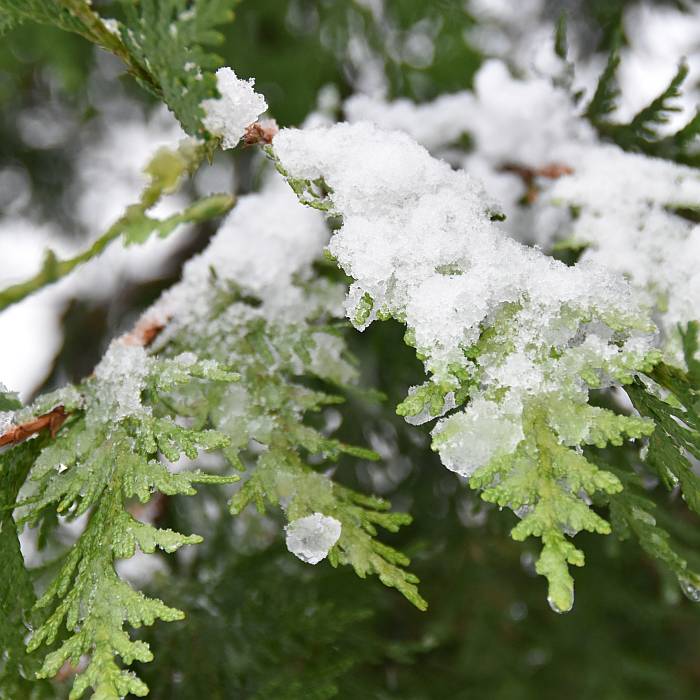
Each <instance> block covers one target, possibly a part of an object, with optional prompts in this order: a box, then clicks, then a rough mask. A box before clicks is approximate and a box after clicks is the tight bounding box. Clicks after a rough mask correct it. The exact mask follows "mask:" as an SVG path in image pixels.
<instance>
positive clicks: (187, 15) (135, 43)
mask: <svg viewBox="0 0 700 700" xmlns="http://www.w3.org/2000/svg"><path fill="white" fill-rule="evenodd" d="M236 2H237V0H193V1H190V0H140V2H132V1H131V0H125V2H124V15H125V24H124V25H123V26H122V27H121V37H122V40H123V42H124V45H125V46H126V48H127V49H128V50H129V52H130V53H131V55H132V56H134V57H135V58H136V60H137V61H138V62H139V63H140V64H141V65H142V66H143V67H144V70H145V71H146V72H147V73H148V74H149V76H151V78H152V81H153V83H155V84H156V85H157V88H158V89H157V91H156V95H157V96H158V97H161V98H162V99H163V100H164V101H165V103H166V104H167V105H168V107H169V108H170V109H171V110H172V111H173V112H174V114H175V116H176V117H177V118H178V120H179V121H180V123H181V124H182V126H183V128H184V129H185V131H187V132H188V133H189V134H192V135H195V134H202V135H203V134H204V133H205V132H204V130H203V129H202V126H201V124H200V119H201V118H202V116H203V112H202V109H201V107H200V103H201V102H202V100H204V99H206V98H209V97H214V96H215V95H216V94H217V93H216V78H215V76H214V74H213V70H214V69H215V68H218V67H219V66H220V65H221V63H222V59H221V58H219V57H218V56H215V55H213V54H210V53H208V51H207V50H206V49H205V48H204V47H208V46H212V45H216V44H220V43H221V42H222V41H223V36H222V35H221V34H220V33H219V32H218V31H216V30H215V27H217V26H218V25H220V24H224V23H226V22H230V21H231V20H232V19H233V12H232V7H233V6H234V5H235V4H236ZM140 82H141V84H142V85H143V86H144V87H145V88H146V89H152V87H151V85H152V83H151V82H148V81H140Z"/></svg>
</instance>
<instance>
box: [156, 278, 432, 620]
mask: <svg viewBox="0 0 700 700" xmlns="http://www.w3.org/2000/svg"><path fill="white" fill-rule="evenodd" d="M307 285H308V286H307V293H308V294H310V295H311V296H312V298H313V296H315V295H316V294H318V295H319V297H318V298H319V302H320V303H323V302H322V299H323V297H322V295H324V294H325V295H327V294H328V289H327V287H326V285H325V283H324V282H323V280H318V281H316V282H314V283H307ZM208 294H211V295H212V298H209V299H207V296H206V295H205V297H204V301H205V303H204V306H203V308H204V315H203V319H202V321H200V322H198V324H200V323H201V325H198V332H197V334H196V335H195V334H193V333H192V327H191V326H187V327H186V328H183V329H182V331H180V332H179V333H177V334H176V335H175V336H174V338H173V339H172V348H171V349H170V350H169V352H175V351H182V350H184V351H196V352H197V354H198V355H199V357H200V358H203V359H207V358H212V359H217V358H220V357H228V358H235V360H236V368H237V370H238V371H239V372H240V375H241V380H240V383H238V384H236V385H232V386H231V387H230V388H229V389H228V390H226V391H225V392H224V393H223V394H222V393H221V392H217V394H216V395H215V396H212V397H210V399H209V400H210V403H211V405H212V407H215V408H212V409H211V418H212V421H213V424H214V426H215V427H216V429H217V430H218V431H220V432H222V433H223V434H226V435H228V436H229V437H230V440H231V448H234V449H235V448H245V447H247V446H248V443H249V441H250V440H252V441H254V442H255V443H258V444H261V445H264V446H265V448H266V449H265V451H264V452H262V454H260V455H258V456H256V457H254V456H253V455H244V458H243V463H241V467H243V468H244V469H246V471H247V472H248V474H247V476H246V479H245V482H244V485H243V487H242V488H241V489H240V491H238V492H237V493H236V494H235V495H234V497H233V499H232V500H231V505H230V509H231V512H232V513H233V514H238V513H240V512H241V511H242V510H243V509H244V508H246V506H248V505H249V504H251V503H252V504H254V505H255V506H256V507H257V509H258V511H259V512H261V513H263V512H265V504H266V503H270V504H273V505H280V506H282V508H283V510H284V511H285V516H286V518H287V520H288V521H292V520H295V519H298V518H302V517H304V516H306V515H309V514H311V513H314V512H320V513H323V514H325V515H328V516H332V517H334V518H336V519H337V520H338V521H340V523H341V525H342V530H341V536H340V540H339V541H338V543H337V545H336V546H335V547H334V548H333V550H331V552H330V555H329V560H330V562H331V564H333V565H338V564H347V565H350V566H352V567H353V569H354V570H355V572H356V573H357V574H358V575H359V576H360V577H362V578H364V577H365V576H367V575H368V574H376V575H378V576H379V578H380V579H381V581H382V583H384V584H385V585H387V586H392V587H394V588H396V589H397V590H399V591H400V592H401V593H402V594H403V595H404V596H406V598H407V599H408V600H410V601H411V602H412V603H413V604H414V605H416V606H417V607H419V608H420V609H425V607H426V602H425V600H424V599H423V598H422V597H421V596H420V594H419V593H418V591H417V589H416V584H417V583H418V579H417V578H416V577H415V576H414V575H412V574H410V573H407V572H406V571H405V570H404V567H406V566H407V565H408V564H409V560H408V558H407V557H406V556H404V555H403V554H401V553H400V552H398V551H396V550H395V549H393V548H392V547H389V546H388V545H386V544H384V543H382V542H379V541H378V540H377V539H376V536H377V534H378V529H379V528H382V529H384V530H387V531H389V532H396V531H397V530H398V529H399V527H400V526H402V525H406V524H408V523H409V522H410V521H411V518H410V517H409V516H408V515H406V514H404V513H391V512H388V509H389V504H388V503H387V502H386V501H384V500H383V499H378V498H373V497H368V496H364V495H362V494H360V493H357V492H356V491H354V490H352V489H349V488H346V487H343V486H341V485H339V484H337V483H334V482H333V481H332V480H331V479H329V478H328V476H327V475H326V474H322V473H319V472H318V471H317V470H316V469H314V468H312V467H311V466H310V465H309V464H308V463H307V460H306V459H304V458H303V455H304V454H306V455H308V458H309V459H313V461H319V460H322V461H324V462H327V461H336V460H338V459H339V458H340V457H341V455H344V454H345V455H349V456H353V457H356V458H359V459H371V460H375V459H377V455H376V454H375V453H373V452H371V451H369V450H365V449H362V448H358V447H355V446H351V445H346V444H344V443H342V442H340V441H338V440H335V439H332V438H328V437H326V436H325V435H323V433H322V432H320V431H319V430H318V429H316V428H314V427H312V426H310V425H308V424H307V423H305V422H303V420H302V419H303V417H304V414H307V413H310V414H313V413H315V412H318V411H319V410H320V409H322V408H323V407H324V406H326V405H329V404H335V403H338V401H342V398H340V397H338V396H337V395H335V394H330V393H328V392H327V391H318V390H313V391H312V390H310V389H309V388H307V387H305V386H303V385H302V384H300V383H298V382H297V381H295V380H294V377H295V375H299V374H300V371H299V370H300V367H303V372H302V374H304V375H307V376H310V377H316V378H317V379H318V380H321V381H323V382H324V383H325V384H326V385H328V384H330V385H331V386H336V387H337V386H338V385H342V384H345V383H347V382H348V381H351V382H352V381H354V378H355V376H356V374H355V370H354V369H353V368H352V366H351V365H349V364H348V363H347V360H345V359H343V358H342V356H340V357H334V359H333V361H332V362H330V363H326V362H319V357H322V352H323V348H324V347H328V348H329V349H332V348H333V347H334V346H337V344H338V342H339V341H340V338H339V337H338V335H337V331H335V330H333V329H332V328H329V327H328V326H327V325H326V324H325V320H326V319H325V318H324V317H323V316H322V317H321V318H319V320H318V322H317V323H315V324H310V325H308V326H307V325H305V324H275V323H270V322H267V321H265V320H264V317H259V318H258V319H257V320H248V321H247V323H244V324H243V325H241V320H240V319H241V318H249V315H250V314H251V311H253V313H257V315H258V316H261V315H262V314H264V308H263V309H262V310H261V307H260V305H259V302H257V303H256V300H254V299H251V298H249V297H246V296H245V295H241V292H240V290H238V289H234V290H233V291H231V290H230V288H227V286H226V283H225V281H223V280H215V279H213V280H212V281H211V287H210V289H209V291H208ZM200 299H201V297H200ZM227 301H228V303H227ZM231 301H232V302H233V303H231ZM321 308H323V307H321ZM207 309H213V310H214V312H213V315H212V312H211V311H207ZM220 328H229V329H230V328H235V329H238V332H237V333H230V332H229V334H228V335H227V336H222V335H221V333H220V330H219V329H220ZM340 347H342V343H341V345H340ZM229 456H230V455H229Z"/></svg>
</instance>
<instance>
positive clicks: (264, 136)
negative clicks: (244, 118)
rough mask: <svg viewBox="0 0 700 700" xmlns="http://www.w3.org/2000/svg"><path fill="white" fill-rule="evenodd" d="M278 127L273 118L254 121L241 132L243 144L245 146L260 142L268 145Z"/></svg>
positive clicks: (255, 144)
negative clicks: (243, 132)
mask: <svg viewBox="0 0 700 700" xmlns="http://www.w3.org/2000/svg"><path fill="white" fill-rule="evenodd" d="M279 130H280V129H279V127H278V126H277V122H276V121H275V120H274V119H265V120H263V121H261V122H254V123H253V124H251V125H250V126H249V127H247V128H246V130H245V134H243V144H244V145H245V146H258V145H260V144H266V145H269V144H271V143H272V139H274V138H275V136H277V133H278V132H279Z"/></svg>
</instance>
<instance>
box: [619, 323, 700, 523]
mask: <svg viewBox="0 0 700 700" xmlns="http://www.w3.org/2000/svg"><path fill="white" fill-rule="evenodd" d="M699 330H700V324H698V323H697V322H693V323H689V324H688V326H687V328H686V329H685V330H683V329H681V334H682V338H683V341H684V350H685V360H686V365H687V367H688V370H687V371H683V370H681V369H679V368H677V367H673V366H671V365H667V364H665V363H660V364H658V365H657V366H656V367H655V368H654V369H653V371H651V372H650V373H648V375H647V376H648V377H649V378H650V379H652V380H653V381H654V382H655V384H656V389H657V390H658V387H660V388H661V390H662V391H664V392H665V393H666V396H665V398H660V397H659V396H658V395H657V393H658V392H657V390H655V389H654V387H649V386H646V385H645V384H644V383H643V382H641V381H640V380H636V381H635V382H634V384H632V385H630V386H629V387H627V393H628V394H629V397H630V399H631V400H632V403H633V404H634V407H635V408H636V409H637V410H638V411H639V413H640V414H641V415H643V416H648V417H649V418H651V419H653V420H654V422H655V423H656V429H655V431H654V433H653V434H652V435H651V437H650V438H649V448H648V452H647V455H646V459H645V461H646V463H647V465H648V466H649V467H650V468H651V469H652V470H653V471H654V472H655V473H656V474H658V476H659V478H660V479H661V481H662V482H663V483H664V484H665V485H666V487H667V488H669V489H672V488H674V487H676V486H677V485H680V488H681V493H682V494H683V498H684V499H685V501H686V502H687V504H688V505H689V506H690V508H692V509H693V510H694V511H695V512H696V513H699V514H700V477H699V476H698V475H697V473H696V470H695V468H694V467H693V464H692V463H691V459H695V460H698V459H700V371H699V367H700V363H698V360H697V358H696V353H697V346H698V331H699Z"/></svg>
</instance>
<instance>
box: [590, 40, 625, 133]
mask: <svg viewBox="0 0 700 700" xmlns="http://www.w3.org/2000/svg"><path fill="white" fill-rule="evenodd" d="M619 65H620V38H619V33H618V35H617V39H616V40H614V41H613V44H612V48H611V49H610V53H609V54H608V60H607V63H606V64H605V68H604V69H603V72H602V73H601V75H600V78H599V79H598V84H597V85H596V89H595V92H594V93H593V97H592V98H591V101H590V102H589V103H588V106H587V107H586V111H585V112H584V116H585V117H586V118H587V119H588V120H589V121H590V122H591V124H593V126H595V127H596V128H599V127H600V126H601V125H602V124H604V123H605V122H604V118H605V117H607V116H608V115H610V114H611V113H612V112H614V111H615V109H617V99H618V98H619V96H620V89H619V87H618V85H617V68H618V66H619Z"/></svg>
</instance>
